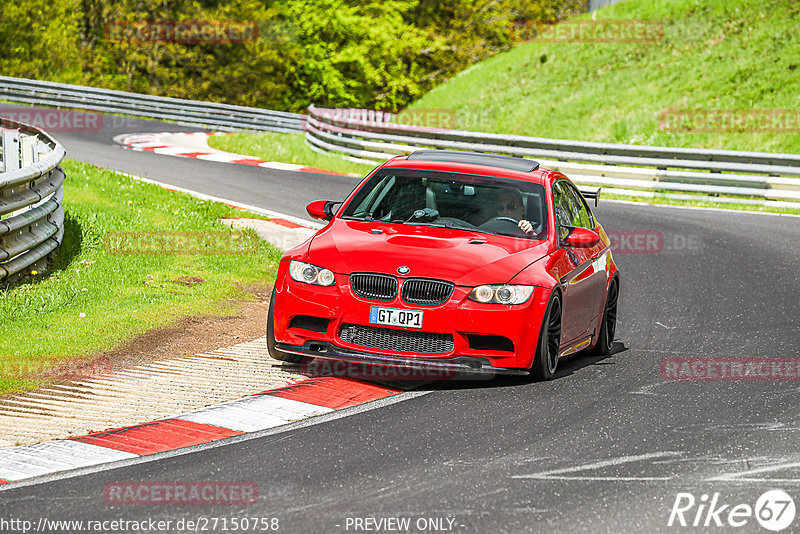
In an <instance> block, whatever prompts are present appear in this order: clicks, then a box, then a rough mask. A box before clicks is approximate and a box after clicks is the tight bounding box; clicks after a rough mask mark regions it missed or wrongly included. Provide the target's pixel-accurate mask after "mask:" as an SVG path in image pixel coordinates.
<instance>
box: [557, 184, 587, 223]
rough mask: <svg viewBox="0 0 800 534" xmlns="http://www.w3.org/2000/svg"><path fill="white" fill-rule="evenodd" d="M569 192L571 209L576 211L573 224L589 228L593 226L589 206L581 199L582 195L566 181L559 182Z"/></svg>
mask: <svg viewBox="0 0 800 534" xmlns="http://www.w3.org/2000/svg"><path fill="white" fill-rule="evenodd" d="M561 183H562V184H563V186H564V189H566V190H567V191H568V192H569V198H570V204H572V206H573V210H574V211H575V213H576V219H575V224H574V226H580V227H582V228H588V229H589V230H591V229H592V228H594V224H593V221H592V216H591V214H590V212H589V208H588V207H587V206H586V202H585V201H584V199H583V196H582V195H581V194H580V192H578V190H577V189H575V187H574V186H573V185H572V184H570V183H568V182H561Z"/></svg>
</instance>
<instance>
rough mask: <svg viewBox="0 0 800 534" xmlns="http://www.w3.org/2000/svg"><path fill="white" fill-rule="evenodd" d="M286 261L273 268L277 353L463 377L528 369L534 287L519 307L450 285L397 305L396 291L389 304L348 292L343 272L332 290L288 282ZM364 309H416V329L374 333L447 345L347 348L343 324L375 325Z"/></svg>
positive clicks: (540, 313) (540, 296)
mask: <svg viewBox="0 0 800 534" xmlns="http://www.w3.org/2000/svg"><path fill="white" fill-rule="evenodd" d="M288 263H289V262H288V261H282V262H281V265H280V267H279V270H278V276H277V280H276V284H275V289H276V293H275V297H274V303H273V305H274V309H275V318H274V323H273V324H274V332H275V341H276V342H277V343H278V344H279V346H280V348H281V350H283V351H285V352H291V353H293V354H298V355H302V356H312V357H315V358H327V359H330V360H334V359H337V360H340V361H353V362H358V363H364V364H368V365H388V366H403V367H406V368H423V367H424V368H425V369H452V370H454V371H459V372H460V371H464V372H467V373H469V372H472V371H473V370H474V369H475V368H477V367H480V368H482V369H487V370H488V372H497V373H503V374H525V373H526V370H527V369H528V368H530V367H531V363H532V362H533V358H534V355H535V353H536V350H537V346H538V340H539V329H540V326H541V324H542V320H543V317H544V311H545V309H546V308H547V302H548V300H549V297H550V290H549V289H546V288H541V287H537V288H536V289H535V290H534V293H533V295H531V297H530V298H529V299H528V301H526V302H525V303H524V304H520V305H499V304H481V303H478V302H474V301H471V300H469V299H468V298H467V296H468V294H469V291H470V290H471V288H469V287H461V286H456V287H455V288H454V290H453V293H452V295H451V297H450V299H449V300H448V301H447V302H446V303H444V304H442V305H436V306H416V305H410V304H407V303H406V302H404V301H403V300H402V299H401V297H400V295H399V292H398V296H397V297H396V298H395V299H394V300H391V301H375V300H368V299H365V298H362V297H360V296H358V295H356V294H355V293H354V291H353V290H352V289H351V287H350V283H349V282H350V281H349V276H347V275H340V274H336V285H334V286H329V287H321V286H316V285H309V284H302V283H299V282H296V281H294V280H292V279H291V277H289V276H288V273H287V271H288ZM372 306H382V307H387V308H395V309H407V310H422V311H423V312H424V319H423V326H424V328H422V329H411V328H403V327H381V328H383V329H385V331H386V332H392V333H393V334H395V333H398V334H400V335H401V337H402V338H403V339H408V338H409V336H406V335H405V334H406V333H408V334H409V335H410V334H411V333H412V332H413V333H420V334H432V335H434V336H443V335H444V336H446V337H448V336H449V337H448V339H451V340H452V341H451V342H448V344H449V345H450V347H451V348H449V349H447V350H446V351H442V352H439V351H437V350H435V349H432V348H430V347H426V350H423V349H422V348H420V350H418V351H417V350H413V349H412V350H409V347H408V346H402V347H401V345H402V343H398V344H397V345H394V346H391V347H388V346H383V347H381V348H376V347H377V346H376V345H372V344H369V343H367V344H364V343H354V342H352V336H342V331H343V328H344V327H348V328H351V327H353V326H358V327H370V328H373V327H377V326H378V325H374V324H371V323H370V310H371V307H372ZM309 317H310V318H312V319H314V320H319V321H323V323H324V326H318V327H316V328H315V327H314V326H313V325H312V326H309V325H308V324H306V326H298V324H297V323H295V322H293V321H295V319H298V318H300V319H305V318H309ZM309 328H310V329H309ZM487 337H489V338H498V337H502V338H505V339H506V340H507V341H508V343H506V344H505V345H504V346H503V347H500V346H498V345H497V344H495V343H492V344H490V345H483V344H481V342H480V340H479V338H483V339H486V338H487ZM437 339H441V338H437ZM476 340H478V341H476ZM312 346H313V347H324V348H325V352H322V351H314V350H311V349H309V347H312ZM395 347H397V350H395Z"/></svg>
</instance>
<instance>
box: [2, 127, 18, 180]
mask: <svg viewBox="0 0 800 534" xmlns="http://www.w3.org/2000/svg"><path fill="white" fill-rule="evenodd" d="M19 148H20V146H19V132H14V131H11V132H3V172H11V171H18V170H19V168H20V167H19Z"/></svg>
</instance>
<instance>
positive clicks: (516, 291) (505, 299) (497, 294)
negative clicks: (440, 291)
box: [467, 284, 533, 304]
mask: <svg viewBox="0 0 800 534" xmlns="http://www.w3.org/2000/svg"><path fill="white" fill-rule="evenodd" d="M532 294H533V286H512V285H507V284H503V285H493V286H478V287H476V288H475V289H473V290H472V291H470V293H469V296H468V297H467V298H468V299H469V300H474V301H475V302H482V303H484V304H486V303H490V304H522V303H523V302H525V301H526V300H528V299H529V298H530V296H531V295H532Z"/></svg>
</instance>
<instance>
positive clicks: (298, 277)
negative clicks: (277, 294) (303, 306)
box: [289, 261, 336, 286]
mask: <svg viewBox="0 0 800 534" xmlns="http://www.w3.org/2000/svg"><path fill="white" fill-rule="evenodd" d="M289 276H291V277H292V280H295V281H297V282H302V283H304V284H314V285H317V286H332V285H334V284H336V279H335V278H334V276H333V273H332V272H331V271H329V270H328V269H323V268H322V267H317V266H316V265H311V264H310V263H303V262H302V261H292V263H290V264H289Z"/></svg>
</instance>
